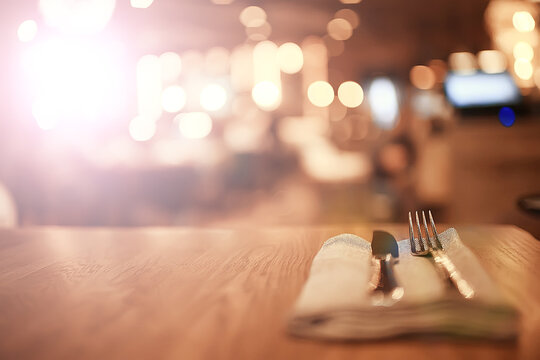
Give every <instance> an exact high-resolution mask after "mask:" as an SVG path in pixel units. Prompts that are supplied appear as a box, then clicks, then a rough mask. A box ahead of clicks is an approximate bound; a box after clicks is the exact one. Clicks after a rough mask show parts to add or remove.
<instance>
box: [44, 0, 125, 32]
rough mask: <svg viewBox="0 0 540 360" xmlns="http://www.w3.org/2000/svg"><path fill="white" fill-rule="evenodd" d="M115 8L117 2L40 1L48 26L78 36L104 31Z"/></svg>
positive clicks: (91, 0) (90, 0) (99, 0)
mask: <svg viewBox="0 0 540 360" xmlns="http://www.w3.org/2000/svg"><path fill="white" fill-rule="evenodd" d="M115 6H116V1H115V0H87V1H73V0H40V1H39V10H40V11H41V13H42V14H43V18H44V19H45V22H46V23H47V25H49V26H51V27H54V28H58V29H60V30H63V31H66V32H69V33H77V34H93V33H97V32H99V31H101V30H103V29H104V28H105V26H107V24H108V23H109V21H110V19H111V17H112V15H113V12H114V8H115Z"/></svg>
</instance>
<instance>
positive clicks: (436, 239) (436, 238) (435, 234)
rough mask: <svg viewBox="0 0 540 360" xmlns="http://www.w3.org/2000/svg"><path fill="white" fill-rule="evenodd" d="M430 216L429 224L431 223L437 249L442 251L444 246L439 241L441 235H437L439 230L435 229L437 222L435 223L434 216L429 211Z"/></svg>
mask: <svg viewBox="0 0 540 360" xmlns="http://www.w3.org/2000/svg"><path fill="white" fill-rule="evenodd" d="M428 215H429V222H430V223H431V229H432V230H433V234H434V237H435V245H436V247H437V249H439V250H442V249H443V246H442V244H441V240H439V234H438V233H437V228H436V227H435V221H433V215H432V214H431V210H428Z"/></svg>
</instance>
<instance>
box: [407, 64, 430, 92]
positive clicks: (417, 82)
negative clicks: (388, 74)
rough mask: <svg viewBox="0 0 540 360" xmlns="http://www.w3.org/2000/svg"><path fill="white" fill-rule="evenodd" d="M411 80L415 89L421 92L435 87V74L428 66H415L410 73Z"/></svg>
mask: <svg viewBox="0 0 540 360" xmlns="http://www.w3.org/2000/svg"><path fill="white" fill-rule="evenodd" d="M409 78H410V80H411V83H412V84H413V85H414V87H416V88H418V89H420V90H429V89H431V88H433V86H435V81H436V77H435V72H434V71H433V70H432V69H431V68H430V67H427V66H424V65H416V66H413V68H412V69H411V71H410V72H409Z"/></svg>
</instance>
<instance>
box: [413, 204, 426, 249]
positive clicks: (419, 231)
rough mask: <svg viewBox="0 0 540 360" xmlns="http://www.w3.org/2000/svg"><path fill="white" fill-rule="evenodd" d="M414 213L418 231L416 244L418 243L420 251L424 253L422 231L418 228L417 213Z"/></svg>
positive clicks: (424, 246) (424, 245)
mask: <svg viewBox="0 0 540 360" xmlns="http://www.w3.org/2000/svg"><path fill="white" fill-rule="evenodd" d="M415 213H416V227H417V229H418V242H419V243H420V251H426V250H427V246H426V244H425V242H424V238H423V237H422V229H421V228H420V219H419V218H418V211H415Z"/></svg>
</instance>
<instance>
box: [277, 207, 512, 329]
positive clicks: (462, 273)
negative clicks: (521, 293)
mask: <svg viewBox="0 0 540 360" xmlns="http://www.w3.org/2000/svg"><path fill="white" fill-rule="evenodd" d="M422 215H423V217H424V226H425V234H426V237H427V239H425V242H424V243H423V241H424V239H422V232H421V230H420V223H419V221H418V214H417V215H416V222H417V225H418V237H414V231H413V225H412V219H411V218H410V214H409V219H410V228H409V233H410V238H409V239H407V240H403V241H399V242H397V241H396V240H395V239H394V237H393V236H392V235H391V234H389V233H387V232H384V231H375V232H374V234H373V239H372V242H371V244H370V243H369V242H368V241H366V240H364V239H362V238H360V237H358V236H356V235H353V234H341V235H338V236H335V237H332V238H330V239H328V240H327V241H326V242H325V243H324V245H323V246H322V248H321V250H320V251H319V252H318V254H317V255H316V256H315V258H314V259H313V263H312V266H311V271H310V275H309V277H308V279H307V282H306V283H305V285H304V288H303V289H302V292H301V294H300V296H299V298H298V300H297V302H296V304H295V306H294V309H293V313H292V316H291V318H290V319H289V323H288V330H289V332H290V333H292V334H294V335H298V336H304V337H316V338H325V339H335V340H352V339H356V340H369V339H381V338H388V337H394V336H399V335H410V334H419V335H420V334H422V335H456V336H467V337H475V338H484V339H512V338H514V337H515V336H516V335H517V331H518V324H519V316H518V313H517V311H516V310H515V308H514V307H512V306H511V305H510V304H509V303H508V302H507V301H506V299H505V298H504V297H503V295H502V294H501V292H500V291H499V289H498V288H497V287H496V285H495V284H494V282H493V281H492V280H491V278H490V277H489V275H488V274H487V273H486V271H485V270H484V269H483V268H482V266H481V265H480V263H479V262H478V259H477V258H476V257H475V256H474V254H473V253H472V252H471V251H470V250H469V249H468V248H467V247H466V246H465V245H463V243H462V242H461V240H460V238H459V235H458V233H457V231H456V230H455V229H453V228H450V229H448V230H446V231H444V232H442V233H441V234H438V233H437V232H436V229H435V225H434V223H433V220H432V217H431V213H430V214H429V215H430V220H431V224H432V231H433V233H434V235H433V236H430V235H429V233H428V229H427V225H426V220H425V215H424V214H422ZM418 255H424V256H418ZM425 255H428V256H425Z"/></svg>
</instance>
